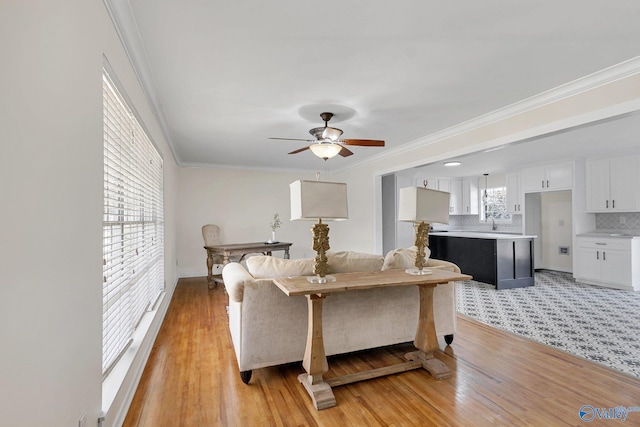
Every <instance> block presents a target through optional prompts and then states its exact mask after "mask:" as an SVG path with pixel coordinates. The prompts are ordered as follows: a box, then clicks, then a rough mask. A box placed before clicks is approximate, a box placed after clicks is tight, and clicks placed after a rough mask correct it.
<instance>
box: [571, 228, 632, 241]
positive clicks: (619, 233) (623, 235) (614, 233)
mask: <svg viewBox="0 0 640 427" xmlns="http://www.w3.org/2000/svg"><path fill="white" fill-rule="evenodd" d="M576 236H577V237H595V238H604V237H613V238H617V239H640V231H638V230H593V231H590V232H588V233H583V234H577V235H576Z"/></svg>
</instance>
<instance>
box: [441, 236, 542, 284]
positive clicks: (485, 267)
mask: <svg viewBox="0 0 640 427" xmlns="http://www.w3.org/2000/svg"><path fill="white" fill-rule="evenodd" d="M534 238H535V236H525V235H520V234H509V233H491V232H486V233H485V232H477V231H441V232H438V231H434V232H431V234H429V249H430V250H431V258H434V259H441V260H445V261H450V262H453V263H455V264H457V265H458V267H460V270H461V271H464V272H465V273H466V274H470V275H471V276H473V279H474V280H476V281H478V282H482V283H488V284H491V285H495V287H496V289H512V288H521V287H525V286H533V284H534V266H533V239H534Z"/></svg>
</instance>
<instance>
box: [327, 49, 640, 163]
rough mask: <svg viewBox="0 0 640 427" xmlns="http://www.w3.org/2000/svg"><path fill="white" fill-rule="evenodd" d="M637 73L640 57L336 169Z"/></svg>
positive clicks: (602, 113) (629, 106)
mask: <svg viewBox="0 0 640 427" xmlns="http://www.w3.org/2000/svg"><path fill="white" fill-rule="evenodd" d="M637 74H640V56H638V57H635V58H631V59H629V60H627V61H624V62H621V63H619V64H616V65H613V66H611V67H608V68H605V69H603V70H601V71H598V72H595V73H592V74H589V75H587V76H584V77H581V78H579V79H576V80H574V81H571V82H569V83H565V84H563V85H560V86H557V87H555V88H553V89H550V90H547V91H545V92H542V93H540V94H538V95H534V96H531V97H529V98H525V99H523V100H521V101H518V102H515V103H513V104H510V105H508V106H506V107H503V108H500V109H497V110H494V111H492V112H490V113H487V114H484V115H482V116H479V117H476V118H474V119H471V120H468V121H466V122H462V123H460V124H457V125H454V126H451V127H449V128H446V129H443V130H441V131H437V132H434V133H432V134H430V135H427V136H424V137H421V138H417V139H415V140H413V141H411V142H407V143H406V144H402V145H400V146H399V147H396V148H392V149H389V150H385V152H383V153H379V154H376V155H373V156H369V157H367V158H366V159H363V160H362V161H359V162H357V163H355V164H351V165H350V166H349V167H347V168H341V169H339V170H336V172H344V171H346V170H348V169H352V168H354V167H361V166H367V165H372V164H374V163H378V162H382V161H384V160H386V159H389V158H391V157H393V156H396V155H400V154H403V153H407V152H410V151H413V150H415V149H417V148H421V147H425V146H428V145H431V144H434V143H437V142H439V141H442V140H445V139H447V138H451V137H454V136H457V135H460V134H464V133H466V132H469V131H472V130H474V129H477V128H481V127H484V126H488V125H491V124H494V123H497V122H500V121H503V120H506V119H509V118H511V117H514V116H517V115H519V114H523V113H526V112H529V111H532V110H535V109H538V108H541V107H544V106H546V105H550V104H553V103H555V102H558V101H561V100H563V99H567V98H570V97H572V96H576V95H578V94H581V93H584V92H587V91H589V90H593V89H595V88H598V87H601V86H605V85H607V84H609V83H613V82H616V81H619V80H622V79H625V78H627V77H631V76H635V75H637ZM639 100H640V98H639ZM635 108H638V103H637V102H628V103H625V104H624V105H622V106H621V108H603V109H602V110H599V112H598V113H596V114H594V115H592V117H591V121H597V120H601V119H604V118H607V117H611V116H613V115H619V114H624V113H628V112H630V111H632V110H633V109H635ZM580 117H583V116H580ZM583 118H584V117H583ZM574 121H575V120H571V119H567V120H566V121H563V122H564V125H565V127H567V128H568V127H573V126H575V125H576V123H574ZM558 125H561V123H556V124H555V127H556V128H555V129H554V130H558V129H557V126H558ZM529 137H532V135H529ZM501 139H502V138H501ZM499 142H500V141H499ZM510 142H513V141H510ZM500 143H505V142H504V141H502V142H500ZM458 151H460V150H458ZM458 154H460V153H458ZM463 154H467V153H466V152H465V153H463ZM418 163H419V162H418Z"/></svg>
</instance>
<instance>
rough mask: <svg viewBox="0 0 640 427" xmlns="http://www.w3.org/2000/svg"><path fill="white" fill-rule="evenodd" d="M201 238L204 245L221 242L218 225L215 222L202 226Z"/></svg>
mask: <svg viewBox="0 0 640 427" xmlns="http://www.w3.org/2000/svg"><path fill="white" fill-rule="evenodd" d="M202 238H203V239H204V245H205V246H214V245H219V244H220V243H222V242H221V241H220V227H218V226H217V225H215V224H207V225H203V226H202Z"/></svg>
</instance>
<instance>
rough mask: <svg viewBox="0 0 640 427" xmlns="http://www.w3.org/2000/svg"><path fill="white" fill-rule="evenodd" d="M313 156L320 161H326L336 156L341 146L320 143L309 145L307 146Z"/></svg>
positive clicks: (331, 143)
mask: <svg viewBox="0 0 640 427" xmlns="http://www.w3.org/2000/svg"><path fill="white" fill-rule="evenodd" d="M309 148H310V149H311V151H312V152H313V154H315V155H316V156H318V157H320V158H321V159H324V160H327V159H330V158H332V157H335V156H337V155H338V153H339V152H340V150H342V145H340V144H334V143H333V142H329V143H327V142H321V143H318V144H311V145H310V146H309Z"/></svg>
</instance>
